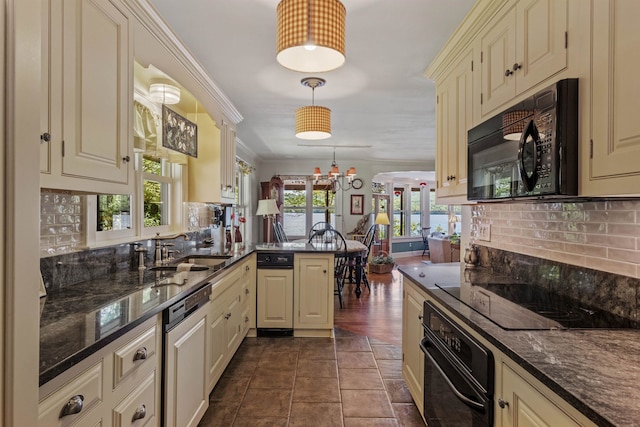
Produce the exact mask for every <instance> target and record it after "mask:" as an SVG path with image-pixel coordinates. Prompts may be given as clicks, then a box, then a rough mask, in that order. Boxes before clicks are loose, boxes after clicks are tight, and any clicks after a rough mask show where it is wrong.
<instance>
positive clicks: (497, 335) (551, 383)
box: [399, 264, 640, 426]
mask: <svg viewBox="0 0 640 427" xmlns="http://www.w3.org/2000/svg"><path fill="white" fill-rule="evenodd" d="M399 269H400V271H401V272H402V274H404V275H405V276H407V277H408V278H410V279H411V280H412V281H414V282H415V283H417V284H419V285H420V286H421V287H422V288H423V289H424V290H425V291H426V292H427V293H429V295H431V296H432V297H433V298H434V299H435V300H437V301H438V302H440V303H441V304H443V305H444V306H446V307H447V308H448V309H450V310H451V311H452V312H453V313H455V314H456V315H457V317H459V319H460V320H462V322H463V323H464V324H466V325H468V326H469V327H471V328H472V329H473V330H475V331H476V332H478V333H479V334H480V335H481V336H482V337H484V338H485V339H487V341H489V342H490V343H491V344H493V345H494V346H496V347H497V348H498V349H499V350H500V351H502V352H503V353H504V354H505V355H506V356H508V357H509V358H511V359H513V360H514V361H515V362H516V363H517V364H519V365H520V366H522V367H523V368H525V369H526V370H527V371H528V372H529V373H530V374H532V375H533V376H534V377H536V378H537V379H538V380H540V381H541V382H542V383H543V384H545V385H546V386H547V387H549V389H551V390H552V391H554V392H555V393H557V394H558V395H559V396H560V397H562V398H563V399H564V400H566V401H567V402H568V403H570V404H571V405H572V406H574V407H575V408H576V409H577V410H579V411H580V412H582V413H583V414H584V415H585V416H586V417H587V418H589V419H590V420H592V421H593V422H594V423H595V424H596V425H598V426H638V425H640V405H638V402H639V401H640V388H639V387H638V384H640V331H639V330H628V329H612V330H605V329H569V330H542V331H541V330H535V331H532V330H525V331H520V330H515V331H514V330H511V331H508V330H504V329H502V328H500V327H499V326H497V325H496V324H495V323H493V322H491V321H490V320H488V319H487V318H486V317H484V316H482V315H481V314H479V313H477V312H476V311H474V310H473V309H471V308H470V307H468V306H467V305H465V304H464V303H462V302H461V301H459V300H458V299H456V298H454V297H452V296H451V295H449V294H448V293H446V292H445V291H443V290H441V289H439V288H437V287H435V286H434V284H435V283H436V282H438V283H456V282H460V281H461V280H462V281H464V272H463V270H462V269H461V267H460V265H458V264H451V265H426V264H416V265H411V266H403V267H400V268H399ZM420 273H424V277H420ZM474 274H478V273H475V272H474ZM482 274H483V273H482V272H480V273H479V275H478V276H477V277H481V276H482ZM492 280H495V277H492Z"/></svg>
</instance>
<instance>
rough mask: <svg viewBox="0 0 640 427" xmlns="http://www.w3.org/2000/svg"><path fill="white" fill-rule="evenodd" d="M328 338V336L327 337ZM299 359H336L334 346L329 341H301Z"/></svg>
mask: <svg viewBox="0 0 640 427" xmlns="http://www.w3.org/2000/svg"><path fill="white" fill-rule="evenodd" d="M328 339H330V338H328ZM299 358H300V359H322V360H335V359H336V347H335V344H334V342H333V340H331V342H312V343H306V342H303V343H302V345H301V346H300V357H299Z"/></svg>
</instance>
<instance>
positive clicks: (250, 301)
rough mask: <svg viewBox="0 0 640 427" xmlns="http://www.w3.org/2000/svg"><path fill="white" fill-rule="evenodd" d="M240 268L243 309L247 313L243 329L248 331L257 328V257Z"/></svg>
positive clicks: (252, 257) (251, 258)
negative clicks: (241, 272)
mask: <svg viewBox="0 0 640 427" xmlns="http://www.w3.org/2000/svg"><path fill="white" fill-rule="evenodd" d="M240 268H242V269H243V277H242V291H241V294H240V298H241V301H240V303H241V304H242V307H243V313H245V316H244V317H245V320H246V321H243V323H244V326H243V328H244V329H246V330H247V331H248V330H249V329H251V328H255V327H256V316H255V312H256V259H255V256H251V257H250V258H249V260H247V261H246V262H245V263H244V265H242V266H241V267H240Z"/></svg>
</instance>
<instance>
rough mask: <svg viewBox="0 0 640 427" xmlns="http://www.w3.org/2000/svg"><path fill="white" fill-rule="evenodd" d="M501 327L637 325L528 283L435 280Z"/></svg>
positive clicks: (537, 327)
mask: <svg viewBox="0 0 640 427" xmlns="http://www.w3.org/2000/svg"><path fill="white" fill-rule="evenodd" d="M436 286H438V287H439V288H440V289H442V290H444V291H446V292H447V293H449V294H450V295H452V296H453V297H455V298H457V299H459V300H460V301H462V302H463V303H465V304H466V305H468V306H469V307H471V308H473V309H474V310H476V311H477V312H478V313H480V314H482V315H484V316H485V317H487V318H488V319H489V320H491V321H493V322H494V323H496V324H497V325H498V326H500V327H502V328H503V329H514V330H517V329H531V330H536V329H570V328H571V329H573V328H576V329H591V328H609V329H619V328H638V325H637V323H636V322H634V321H632V320H629V319H625V318H623V317H621V316H618V315H616V314H613V313H609V312H606V311H602V310H597V309H594V308H592V307H586V306H584V305H583V304H581V303H580V302H579V301H576V300H574V299H571V298H568V297H565V296H562V295H558V294H555V293H553V292H551V291H549V290H546V289H544V288H542V287H540V286H536V285H527V284H501V283H500V284H498V283H487V284H469V283H464V284H462V285H460V284H452V285H447V284H437V283H436Z"/></svg>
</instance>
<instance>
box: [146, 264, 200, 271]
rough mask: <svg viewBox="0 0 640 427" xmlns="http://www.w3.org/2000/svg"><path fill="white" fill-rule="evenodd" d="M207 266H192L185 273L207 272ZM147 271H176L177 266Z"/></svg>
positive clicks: (159, 266)
mask: <svg viewBox="0 0 640 427" xmlns="http://www.w3.org/2000/svg"><path fill="white" fill-rule="evenodd" d="M209 268H210V267H209V266H207V265H196V264H193V265H192V266H191V268H190V269H189V270H185V271H205V270H209ZM149 271H169V272H171V271H178V266H177V265H157V266H155V267H149Z"/></svg>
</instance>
